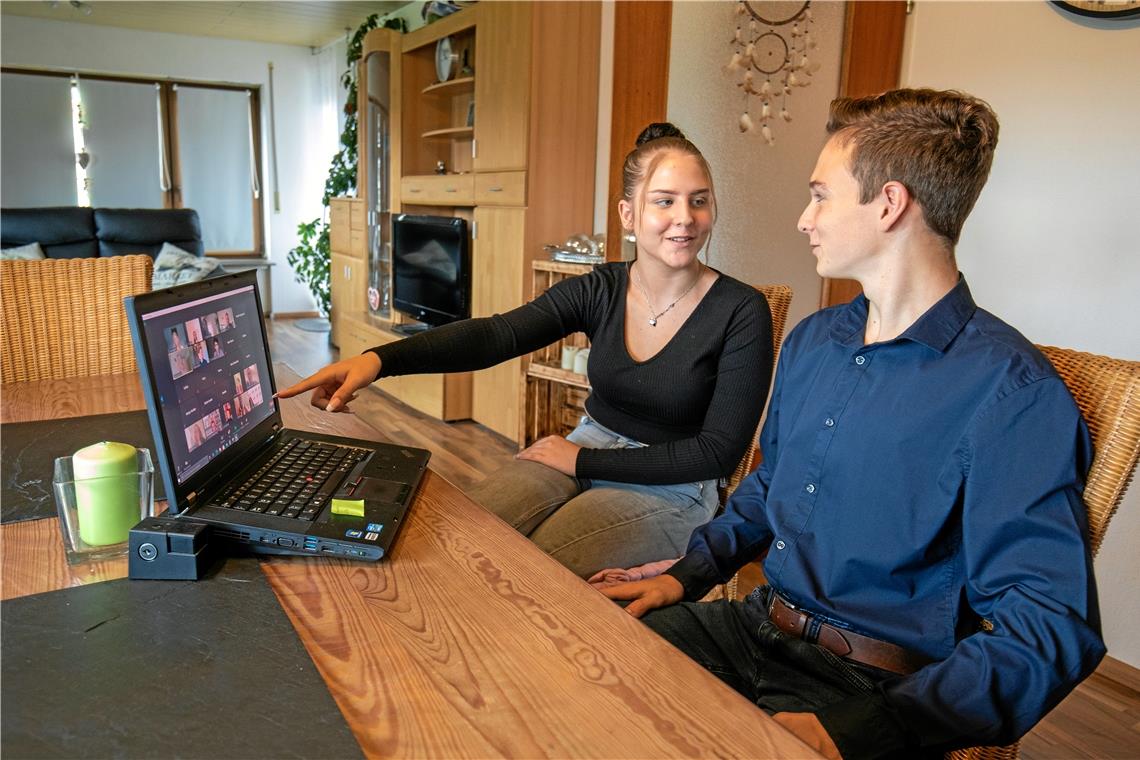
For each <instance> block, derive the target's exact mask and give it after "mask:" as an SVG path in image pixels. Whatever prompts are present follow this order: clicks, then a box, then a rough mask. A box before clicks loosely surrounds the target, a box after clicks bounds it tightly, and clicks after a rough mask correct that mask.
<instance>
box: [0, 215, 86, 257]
mask: <svg viewBox="0 0 1140 760" xmlns="http://www.w3.org/2000/svg"><path fill="white" fill-rule="evenodd" d="M28 243H39V244H40V247H41V248H43V250H44V255H45V256H47V257H48V258H49V259H83V258H93V257H95V256H98V255H99V246H98V245H97V243H96V241H95V215H94V212H93V210H92V209H90V208H85V207H79V206H51V207H44V208H6V209H3V211H0V248H16V247H18V246H21V245H27V244H28Z"/></svg>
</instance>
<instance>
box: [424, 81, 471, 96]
mask: <svg viewBox="0 0 1140 760" xmlns="http://www.w3.org/2000/svg"><path fill="white" fill-rule="evenodd" d="M422 92H423V94H424V95H438V96H440V97H444V96H447V97H450V96H452V95H467V94H470V93H473V92H475V77H459V78H458V79H449V80H448V81H446V82H436V83H435V84H429V85H428V86H427V87H425V88H424V89H423V90H422Z"/></svg>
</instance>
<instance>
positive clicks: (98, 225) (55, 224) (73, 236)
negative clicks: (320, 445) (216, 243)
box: [0, 206, 205, 259]
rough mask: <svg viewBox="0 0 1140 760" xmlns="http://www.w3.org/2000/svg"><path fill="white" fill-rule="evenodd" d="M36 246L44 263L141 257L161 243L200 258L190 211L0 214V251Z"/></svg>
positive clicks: (198, 230)
mask: <svg viewBox="0 0 1140 760" xmlns="http://www.w3.org/2000/svg"><path fill="white" fill-rule="evenodd" d="M30 243H39V244H40V247H41V248H43V250H44V255H45V256H47V257H48V258H49V259H80V258H94V257H98V256H123V255H126V254H132V253H146V254H149V255H150V256H151V257H152V258H153V257H155V256H157V255H158V252H159V250H160V249H161V248H162V244H163V243H172V244H174V245H176V246H178V247H179V248H181V249H182V250H184V251H186V252H187V253H192V254H194V255H196V256H203V255H205V247H204V246H203V244H202V227H201V225H200V224H199V222H198V212H197V211H195V210H193V209H150V208H140V209H134V208H130V209H128V208H95V209H93V208H83V207H75V206H54V207H43V208H6V209H0V248H16V247H18V246H22V245H28V244H30Z"/></svg>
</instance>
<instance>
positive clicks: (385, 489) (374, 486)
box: [352, 478, 408, 504]
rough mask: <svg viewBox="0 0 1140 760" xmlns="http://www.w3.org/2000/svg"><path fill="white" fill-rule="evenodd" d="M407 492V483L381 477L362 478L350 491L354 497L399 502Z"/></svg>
mask: <svg viewBox="0 0 1140 760" xmlns="http://www.w3.org/2000/svg"><path fill="white" fill-rule="evenodd" d="M407 492H408V484H407V483H397V482H396V481H394V480H384V479H383V478H363V479H362V480H361V481H360V484H359V485H358V486H356V488H354V489H353V491H352V498H354V499H370V500H373V501H388V502H393V503H396V504H400V503H402V502H403V501H404V496H405V495H406V494H407Z"/></svg>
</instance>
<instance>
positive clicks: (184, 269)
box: [151, 243, 225, 290]
mask: <svg viewBox="0 0 1140 760" xmlns="http://www.w3.org/2000/svg"><path fill="white" fill-rule="evenodd" d="M224 273H225V270H224V269H222V262H220V261H218V260H217V259H211V258H210V257H209V256H195V255H194V254H192V253H189V252H187V251H184V250H182V249H181V248H179V247H178V246H176V245H172V244H171V243H163V245H162V248H161V250H160V251H159V253H158V256H157V257H155V259H154V274H153V275H152V276H151V287H153V288H154V289H155V290H159V289H161V288H170V287H173V286H175V285H182V284H185V283H187V282H197V281H198V280H204V279H206V278H207V277H214V276H216V275H219V274H224Z"/></svg>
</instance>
